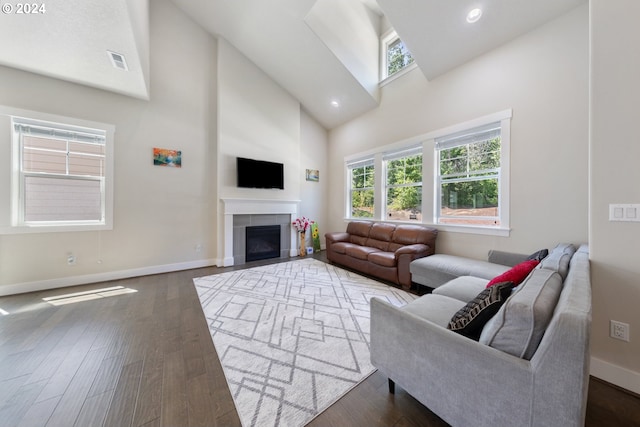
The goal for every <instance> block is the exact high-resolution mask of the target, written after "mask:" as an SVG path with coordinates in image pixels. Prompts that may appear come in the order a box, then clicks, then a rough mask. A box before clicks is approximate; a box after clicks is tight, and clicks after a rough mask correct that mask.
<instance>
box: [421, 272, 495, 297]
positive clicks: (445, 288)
mask: <svg viewBox="0 0 640 427" xmlns="http://www.w3.org/2000/svg"><path fill="white" fill-rule="evenodd" d="M487 282H488V280H487V279H482V278H480V277H473V276H460V277H456V278H455V279H453V280H450V281H448V282H447V283H445V284H444V285H442V286H439V287H437V288H435V289H434V290H433V292H432V293H434V294H436V295H444V296H447V297H450V298H455V299H458V300H460V301H464V302H465V303H466V302H469V301H471V300H472V299H474V298H475V297H476V296H478V294H479V293H480V292H482V291H483V289H484V288H486V287H487Z"/></svg>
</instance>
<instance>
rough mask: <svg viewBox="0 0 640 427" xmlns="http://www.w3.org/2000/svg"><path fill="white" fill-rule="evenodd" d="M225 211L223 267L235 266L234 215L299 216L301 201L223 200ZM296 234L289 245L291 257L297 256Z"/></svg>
mask: <svg viewBox="0 0 640 427" xmlns="http://www.w3.org/2000/svg"><path fill="white" fill-rule="evenodd" d="M221 200H222V204H223V209H224V257H223V258H222V265H221V266H220V265H219V267H228V266H230V265H233V216H234V215H260V214H266V215H269V214H279V215H282V214H284V215H287V214H288V215H291V217H292V218H295V217H296V216H297V215H298V205H299V204H300V200H274V199H221ZM296 238H297V235H296V233H291V244H290V245H289V248H291V249H290V256H295V255H296V254H297V250H296Z"/></svg>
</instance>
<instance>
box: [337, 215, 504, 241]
mask: <svg viewBox="0 0 640 427" xmlns="http://www.w3.org/2000/svg"><path fill="white" fill-rule="evenodd" d="M344 221H345V222H350V221H371V222H391V223H394V224H415V225H425V226H428V227H434V228H437V229H438V230H439V231H446V232H450V233H465V234H479V235H484V236H498V237H509V234H510V233H511V228H504V227H481V226H477V225H476V226H473V225H451V224H446V225H445V224H431V223H428V222H420V221H402V220H390V219H389V220H380V219H374V218H344Z"/></svg>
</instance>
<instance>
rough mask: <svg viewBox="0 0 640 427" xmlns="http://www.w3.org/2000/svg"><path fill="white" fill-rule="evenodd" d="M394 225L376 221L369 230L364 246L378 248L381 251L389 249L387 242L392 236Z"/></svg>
mask: <svg viewBox="0 0 640 427" xmlns="http://www.w3.org/2000/svg"><path fill="white" fill-rule="evenodd" d="M395 229H396V226H395V225H394V224H389V223H384V222H376V223H375V224H373V225H372V226H371V230H369V239H368V240H367V243H366V244H365V246H371V247H373V248H377V249H380V250H381V251H388V250H389V242H390V241H391V237H392V236H393V232H394V231H395Z"/></svg>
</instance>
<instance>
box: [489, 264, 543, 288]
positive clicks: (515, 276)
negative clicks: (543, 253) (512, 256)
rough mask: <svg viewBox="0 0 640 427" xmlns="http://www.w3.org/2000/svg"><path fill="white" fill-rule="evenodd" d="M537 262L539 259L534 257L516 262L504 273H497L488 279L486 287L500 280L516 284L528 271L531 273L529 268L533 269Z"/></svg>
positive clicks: (520, 281)
mask: <svg viewBox="0 0 640 427" xmlns="http://www.w3.org/2000/svg"><path fill="white" fill-rule="evenodd" d="M538 264H540V261H537V260H535V259H532V260H528V261H523V262H521V263H520V264H516V265H514V266H513V267H511V268H510V269H509V270H507V271H505V272H504V273H502V274H499V275H497V276H496V277H494V278H493V279H491V280H489V283H487V288H488V287H489V286H493V285H495V284H496V283H501V282H513V283H514V285H515V286H517V285H519V284H520V283H522V281H523V280H524V279H525V278H526V277H527V276H528V275H529V273H531V270H533V269H534V268H535V267H536V265H538Z"/></svg>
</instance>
